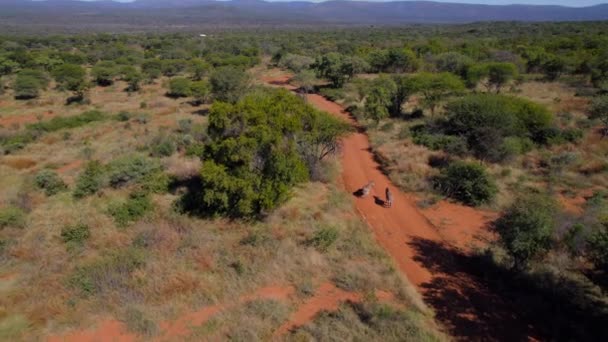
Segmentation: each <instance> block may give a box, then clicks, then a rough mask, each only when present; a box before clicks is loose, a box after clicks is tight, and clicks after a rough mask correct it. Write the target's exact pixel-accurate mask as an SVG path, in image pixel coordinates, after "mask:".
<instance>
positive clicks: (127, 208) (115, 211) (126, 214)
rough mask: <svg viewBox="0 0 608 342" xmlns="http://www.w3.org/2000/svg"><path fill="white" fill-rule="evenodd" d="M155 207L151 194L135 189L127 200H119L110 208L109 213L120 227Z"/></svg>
mask: <svg viewBox="0 0 608 342" xmlns="http://www.w3.org/2000/svg"><path fill="white" fill-rule="evenodd" d="M153 208H154V206H153V204H152V201H151V200H150V195H148V193H147V192H145V191H141V190H138V191H134V192H133V193H131V194H130V195H129V198H128V199H127V201H125V202H117V203H114V204H112V205H110V207H109V208H108V213H109V214H110V216H112V218H114V222H115V223H116V225H117V226H119V227H126V226H128V225H129V224H131V223H133V222H135V221H137V220H139V219H140V218H142V217H143V216H144V215H145V214H146V213H148V212H149V211H151V210H152V209H153Z"/></svg>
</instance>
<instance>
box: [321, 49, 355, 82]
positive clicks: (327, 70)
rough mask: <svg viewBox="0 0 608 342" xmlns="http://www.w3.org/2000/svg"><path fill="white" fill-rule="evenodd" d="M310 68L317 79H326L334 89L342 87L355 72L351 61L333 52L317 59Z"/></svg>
mask: <svg viewBox="0 0 608 342" xmlns="http://www.w3.org/2000/svg"><path fill="white" fill-rule="evenodd" d="M312 67H313V69H315V70H316V71H317V77H320V78H326V79H328V80H329V81H330V82H331V83H332V85H333V87H334V88H340V87H342V86H343V85H344V83H346V82H347V81H348V80H349V79H351V78H352V77H353V75H354V74H355V72H356V69H355V65H354V63H353V61H352V59H350V58H349V57H347V56H344V55H341V54H339V53H335V52H332V53H328V54H326V55H323V56H320V57H317V59H316V61H315V63H314V64H313V65H312Z"/></svg>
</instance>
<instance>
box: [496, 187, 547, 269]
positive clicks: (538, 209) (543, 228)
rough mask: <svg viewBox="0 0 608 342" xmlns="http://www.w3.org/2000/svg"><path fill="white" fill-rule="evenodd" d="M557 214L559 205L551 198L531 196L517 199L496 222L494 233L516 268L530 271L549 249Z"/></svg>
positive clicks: (539, 195) (537, 195)
mask: <svg viewBox="0 0 608 342" xmlns="http://www.w3.org/2000/svg"><path fill="white" fill-rule="evenodd" d="M556 212H557V204H556V203H555V201H554V200H553V199H552V198H551V197H549V196H546V195H541V194H531V195H526V196H521V197H519V198H517V199H516V200H515V201H514V203H513V204H512V205H511V206H510V207H509V208H508V209H507V210H506V211H505V213H504V214H503V215H502V216H501V217H500V218H499V219H498V220H496V222H495V223H494V230H495V231H496V232H497V233H498V235H499V242H500V244H501V245H502V246H503V247H504V248H505V250H506V251H507V253H508V254H509V255H510V256H511V258H512V259H513V263H514V266H515V268H517V269H522V268H524V267H526V266H527V265H528V263H529V261H530V260H532V259H533V258H534V257H536V256H540V255H542V254H544V253H545V252H546V251H547V250H548V249H549V247H550V245H551V236H552V234H553V229H554V226H555V213H556Z"/></svg>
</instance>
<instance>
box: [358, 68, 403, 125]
mask: <svg viewBox="0 0 608 342" xmlns="http://www.w3.org/2000/svg"><path fill="white" fill-rule="evenodd" d="M396 92H397V84H396V83H395V81H394V80H393V79H392V78H390V77H388V76H384V75H382V76H380V77H378V78H377V79H375V80H373V81H372V84H371V85H370V88H369V94H368V96H367V98H366V99H365V116H366V117H367V118H369V119H372V120H374V121H375V122H376V123H379V122H380V120H382V119H384V118H387V117H388V116H389V114H390V112H389V109H390V108H391V107H392V106H393V105H394V97H395V93H396Z"/></svg>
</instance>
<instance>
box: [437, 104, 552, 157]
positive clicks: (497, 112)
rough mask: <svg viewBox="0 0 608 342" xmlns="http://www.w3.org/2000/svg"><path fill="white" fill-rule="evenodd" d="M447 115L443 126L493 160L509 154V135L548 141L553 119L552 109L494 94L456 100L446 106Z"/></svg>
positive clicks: (470, 146)
mask: <svg viewBox="0 0 608 342" xmlns="http://www.w3.org/2000/svg"><path fill="white" fill-rule="evenodd" d="M446 115H447V119H446V122H445V123H444V124H443V125H442V126H441V127H440V128H439V130H440V131H441V132H442V133H444V134H448V135H452V136H459V137H463V138H464V139H466V141H467V145H468V149H469V150H470V151H471V152H473V154H474V155H475V156H476V157H478V158H480V159H484V160H490V161H500V160H502V159H504V158H506V157H508V155H505V151H509V150H511V151H512V149H510V148H511V147H512V146H505V145H504V143H505V139H506V138H508V137H517V138H520V139H524V140H525V139H529V140H531V141H534V142H536V143H544V142H545V140H546V138H545V136H544V132H546V130H547V129H549V128H550V127H551V123H552V121H553V116H552V115H551V113H550V112H549V111H548V110H547V109H546V108H545V107H542V106H541V105H538V104H536V103H533V102H530V101H528V100H524V99H518V98H515V97H508V96H501V95H491V94H477V95H468V96H465V97H464V98H461V99H458V100H455V101H452V102H450V103H449V104H448V105H447V106H446ZM524 140H521V141H522V143H523V142H524Z"/></svg>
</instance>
